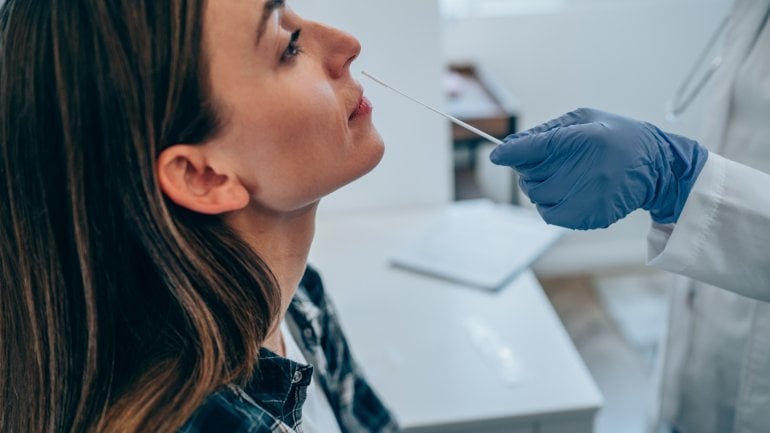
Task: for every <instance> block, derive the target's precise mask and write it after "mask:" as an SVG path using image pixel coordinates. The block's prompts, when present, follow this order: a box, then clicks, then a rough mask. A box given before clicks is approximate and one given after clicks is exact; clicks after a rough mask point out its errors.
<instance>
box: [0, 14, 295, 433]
mask: <svg viewBox="0 0 770 433" xmlns="http://www.w3.org/2000/svg"><path fill="white" fill-rule="evenodd" d="M1 1H2V0H0V2H1ZM203 1H204V0H163V1H156V0H35V1H29V0H6V1H5V3H4V4H2V6H0V366H2V368H0V431H3V432H14V433H33V432H34V433H39V432H73V433H74V432H126V433H128V432H142V431H153V432H173V431H176V430H177V429H178V428H179V427H180V426H181V425H182V424H183V423H184V421H185V420H186V419H188V418H189V416H190V415H191V414H192V412H193V411H194V410H195V408H196V407H198V406H199V405H200V404H201V403H202V401H203V400H204V399H205V398H206V396H207V395H209V394H211V393H212V392H213V391H214V390H215V389H217V387H219V386H222V385H224V384H227V383H231V382H238V381H243V380H246V379H247V378H248V377H249V376H250V374H251V373H252V369H253V368H254V363H255V362H256V358H257V353H258V352H257V350H258V347H259V345H260V343H261V342H262V341H263V340H264V338H265V337H266V335H267V333H268V332H269V329H270V327H271V325H272V324H273V322H274V320H275V319H276V317H277V314H278V309H279V296H280V295H279V292H278V289H277V284H276V282H275V278H274V277H273V275H272V274H271V272H270V270H269V269H268V268H267V266H266V265H265V263H264V262H263V261H262V260H260V258H259V257H258V256H257V255H256V254H255V253H254V252H253V251H252V250H250V249H249V248H248V247H247V246H246V245H245V243H243V242H242V241H241V240H240V239H239V238H238V237H237V236H235V235H234V233H232V232H231V231H230V230H229V229H228V228H227V227H226V226H225V225H224V224H223V223H222V221H221V219H220V218H217V217H211V216H205V215H199V214H195V213H192V212H189V211H186V210H184V209H181V208H178V207H175V206H174V205H172V204H171V203H170V202H168V201H167V200H165V199H164V198H163V196H162V194H161V192H160V189H159V187H158V184H157V182H156V179H155V167H154V164H155V159H156V157H157V155H158V154H159V152H160V151H161V150H163V149H164V148H165V147H167V146H170V145H173V144H175V143H188V144H195V143H201V142H204V141H206V139H208V138H210V137H212V136H214V135H216V134H217V132H218V130H219V128H220V121H219V119H218V117H217V110H216V109H215V107H214V104H212V103H211V98H210V97H209V95H208V94H207V89H208V85H207V68H206V62H205V58H206V56H205V53H204V49H203V47H204V45H203V43H202V36H201V33H202V27H203V26H202V24H203V11H204V4H203Z"/></svg>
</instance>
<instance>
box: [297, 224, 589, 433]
mask: <svg viewBox="0 0 770 433" xmlns="http://www.w3.org/2000/svg"><path fill="white" fill-rule="evenodd" d="M439 213H440V210H439V209H432V210H422V211H419V210H415V211H400V212H395V211H393V212H385V213H382V212H381V213H378V214H369V215H352V216H347V217H341V216H336V217H326V218H321V219H320V220H319V223H318V227H317V233H316V239H315V243H314V245H313V248H312V249H311V255H310V262H311V264H313V265H315V266H316V267H317V268H318V269H319V271H320V272H321V275H322V277H323V279H324V281H325V286H326V287H327V290H328V292H329V294H330V296H331V297H332V299H333V300H334V302H335V305H336V306H337V310H338V312H339V315H340V319H341V321H342V324H343V326H344V327H345V330H346V333H347V336H348V339H349V341H350V343H351V345H352V349H353V352H354V354H356V357H357V359H358V360H359V361H360V364H361V365H362V367H363V369H364V371H365V373H366V374H367V376H368V378H369V379H370V381H371V382H372V384H373V386H374V387H375V389H377V391H378V393H379V394H380V395H381V396H382V397H383V398H384V400H385V401H386V403H387V404H388V405H389V406H390V407H391V408H392V409H393V411H394V413H395V415H396V417H397V418H398V420H399V422H400V423H401V425H402V426H403V427H405V428H406V429H407V430H411V431H423V432H428V431H436V432H438V431H441V432H473V433H482V432H503V431H506V432H510V431H515V432H518V431H519V430H516V429H522V430H521V431H522V432H529V431H537V430H536V428H540V427H542V428H545V426H547V425H550V423H559V422H561V423H566V424H570V423H574V425H576V426H578V427H576V429H574V430H570V431H571V432H574V433H579V432H585V433H588V432H589V431H590V425H591V420H592V419H593V415H594V413H595V411H596V409H597V408H598V407H599V406H600V405H601V396H600V394H599V392H598V390H597V388H596V386H595V384H594V382H593V381H592V379H591V377H590V375H589V374H588V371H587V370H586V368H585V366H584V364H583V363H582V361H581V360H580V358H579V356H578V354H577V352H576V351H575V348H574V346H573V345H572V343H571V342H570V340H569V338H568V336H567V334H566V332H565V331H564V329H563V327H562V326H561V323H560V322H559V319H558V317H557V316H556V314H555V312H554V310H553V309H552V307H551V306H550V304H549V303H548V300H547V298H546V297H545V295H544V294H543V292H542V289H541V288H540V286H539V284H538V283H537V280H536V279H535V278H534V276H533V275H532V273H530V272H526V273H524V274H523V275H522V276H521V278H519V279H518V280H516V281H514V282H513V283H511V284H510V285H508V286H507V287H506V288H505V289H503V290H501V291H500V292H496V293H489V292H485V291H481V290H476V289H472V288H469V287H466V286H462V285H459V284H452V283H447V282H443V281H441V280H438V279H435V278H431V277H427V276H421V275H417V274H414V273H410V272H405V271H403V270H399V269H394V268H392V267H391V266H390V265H388V259H389V258H390V257H391V256H392V255H393V254H394V253H395V252H397V251H399V250H401V249H402V248H404V247H405V246H406V245H408V244H409V243H410V242H411V241H413V240H414V239H415V238H416V237H417V236H419V234H420V233H422V232H423V231H424V230H425V229H426V228H427V227H428V225H429V224H430V223H431V221H432V220H433V219H434V218H435V217H436V216H437V215H438V214H439ZM468 320H471V321H475V322H474V323H475V324H476V325H480V326H483V327H486V329H491V330H493V332H494V336H493V339H494V341H496V344H497V345H504V346H507V347H509V348H510V350H511V351H512V353H513V356H515V359H516V362H517V363H518V366H520V369H521V380H520V381H518V382H517V383H516V384H515V385H514V386H512V384H511V383H510V382H508V381H505V380H503V379H501V375H500V370H499V369H496V368H495V367H494V365H495V364H494V362H492V363H490V362H489V361H490V360H489V358H488V357H485V355H484V354H483V353H480V352H479V350H477V347H475V346H474V343H473V341H472V339H471V338H469V334H468V330H467V326H468V325H467V323H468ZM581 426H582V427H581ZM541 431H545V430H541Z"/></svg>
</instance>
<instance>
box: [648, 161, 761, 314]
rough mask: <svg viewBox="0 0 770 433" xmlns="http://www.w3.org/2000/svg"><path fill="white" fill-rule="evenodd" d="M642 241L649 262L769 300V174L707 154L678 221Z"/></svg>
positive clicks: (655, 227) (658, 228) (654, 228)
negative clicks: (646, 248)
mask: <svg viewBox="0 0 770 433" xmlns="http://www.w3.org/2000/svg"><path fill="white" fill-rule="evenodd" d="M647 241H648V264H650V265H651V266H654V267H657V268H660V269H664V270H667V271H670V272H674V273H677V274H680V275H684V276H687V277H690V278H694V279H696V280H699V281H702V282H704V283H707V284H711V285H714V286H717V287H721V288H724V289H727V290H731V291H733V292H735V293H738V294H741V295H744V296H748V297H751V298H754V299H759V300H762V301H768V302H770V175H768V174H765V173H763V172H761V171H759V170H755V169H753V168H750V167H747V166H745V165H741V164H738V163H736V162H733V161H730V160H728V159H725V158H723V157H721V156H719V155H717V154H715V153H710V154H709V157H708V161H707V162H706V164H705V166H704V167H703V170H702V172H701V174H700V176H699V177H698V180H697V181H696V182H695V185H694V186H693V189H692V191H690V196H689V197H688V199H687V203H685V207H684V209H683V210H682V214H681V216H680V218H679V221H678V222H677V223H676V224H675V225H674V224H668V225H660V224H653V225H652V227H651V229H650V232H649V235H648V237H647Z"/></svg>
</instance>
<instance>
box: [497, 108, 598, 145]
mask: <svg viewBox="0 0 770 433" xmlns="http://www.w3.org/2000/svg"><path fill="white" fill-rule="evenodd" d="M595 113H597V110H594V109H592V108H578V109H577V110H573V111H570V112H569V113H564V114H562V115H561V116H559V117H557V118H555V119H551V120H549V121H547V122H545V123H542V124H540V125H538V126H535V127H533V128H530V129H527V130H524V131H520V132H517V133H516V134H513V135H509V136H508V137H506V138H505V140H503V141H508V140H514V139H518V138H521V137H526V136H527V135H533V134H542V133H544V132H548V131H550V130H552V129H554V128H559V127H564V126H571V125H578V124H582V123H588V122H590V121H591V119H592V118H593V117H594V114H595Z"/></svg>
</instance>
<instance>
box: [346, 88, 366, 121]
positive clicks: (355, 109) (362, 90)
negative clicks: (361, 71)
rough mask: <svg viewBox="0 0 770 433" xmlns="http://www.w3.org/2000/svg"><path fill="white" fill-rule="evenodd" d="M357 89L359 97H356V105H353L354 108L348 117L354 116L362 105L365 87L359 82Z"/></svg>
mask: <svg viewBox="0 0 770 433" xmlns="http://www.w3.org/2000/svg"><path fill="white" fill-rule="evenodd" d="M356 89H357V92H356V95H358V97H357V98H356V99H355V105H354V106H353V109H352V110H351V111H350V115H349V116H348V119H350V118H352V117H353V116H354V115H355V114H356V111H358V107H360V106H361V101H362V100H363V99H364V88H363V87H362V86H361V85H360V84H357V85H356Z"/></svg>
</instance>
